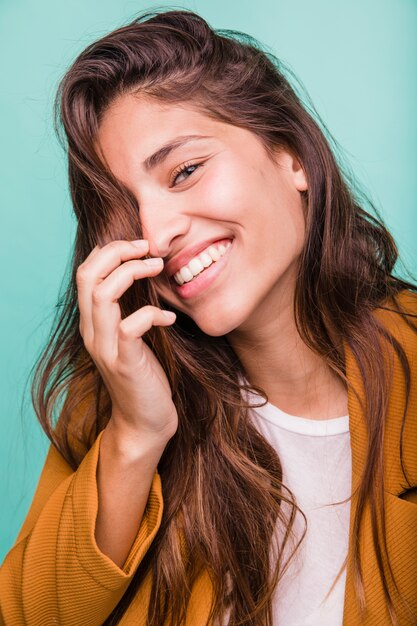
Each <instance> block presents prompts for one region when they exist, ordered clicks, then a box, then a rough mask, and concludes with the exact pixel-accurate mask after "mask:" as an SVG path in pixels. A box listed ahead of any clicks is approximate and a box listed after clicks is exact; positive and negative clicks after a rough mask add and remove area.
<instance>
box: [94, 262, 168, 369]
mask: <svg viewBox="0 0 417 626" xmlns="http://www.w3.org/2000/svg"><path fill="white" fill-rule="evenodd" d="M153 260H154V259H152V261H153ZM147 261H151V259H145V260H144V261H140V260H135V261H126V262H125V263H123V264H122V265H120V266H119V267H118V268H116V269H115V270H114V271H113V272H112V273H111V274H110V276H108V277H107V278H106V279H105V280H103V281H102V282H101V283H100V284H99V285H96V286H95V287H94V288H93V292H92V302H93V305H92V324H93V330H94V346H95V350H97V349H99V350H100V354H101V355H102V356H103V358H104V359H105V360H114V359H115V358H116V357H117V337H118V334H119V327H120V323H121V321H122V320H121V313H120V306H119V304H118V299H119V298H120V297H121V296H122V295H123V294H124V292H125V291H126V290H127V289H128V288H129V287H130V286H131V285H132V284H133V283H134V281H135V280H138V279H141V278H146V277H151V276H156V275H157V274H159V272H160V271H161V270H162V269H163V262H162V259H159V260H157V259H155V261H157V262H156V263H153V264H149V263H147Z"/></svg>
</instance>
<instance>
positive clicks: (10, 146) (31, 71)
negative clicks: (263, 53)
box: [0, 0, 417, 561]
mask: <svg viewBox="0 0 417 626" xmlns="http://www.w3.org/2000/svg"><path fill="white" fill-rule="evenodd" d="M156 6H163V7H173V8H175V7H174V6H173V5H171V4H168V3H163V2H162V3H158V5H157V4H156V3H152V2H147V3H144V2H138V1H137V2H133V1H132V0H124V1H123V0H117V1H115V0H88V2H86V1H85V0H82V1H81V0H66V1H63V0H54V1H53V0H36V1H35V0H1V3H0V42H1V43H0V51H1V54H0V76H1V87H0V89H1V98H0V142H1V143H0V145H1V150H0V152H1V154H0V159H1V167H0V172H1V177H2V184H1V185H0V198H1V200H0V202H1V205H0V206H1V219H2V223H1V229H0V237H1V246H0V259H1V267H2V272H1V278H2V284H1V294H2V306H1V311H0V314H1V323H0V333H1V337H0V342H1V344H0V345H1V354H2V359H1V368H2V371H1V376H0V386H1V387H0V401H1V407H0V408H1V410H0V476H1V479H0V480H1V483H0V502H1V506H0V561H1V560H2V559H3V557H4V555H5V553H6V552H7V550H8V549H9V548H10V546H11V544H12V542H13V541H14V539H15V537H16V534H17V532H18V529H19V528H20V526H21V523H22V521H23V519H24V516H25V515H26V512H27V509H28V506H29V504H30V501H31V498H32V495H33V492H34V488H35V486H36V483H37V480H38V477H39V473H40V470H41V467H42V464H43V461H44V457H45V454H46V450H47V445H48V442H47V440H46V437H45V436H44V435H43V433H42V432H41V430H40V427H39V426H38V425H37V421H36V418H35V415H34V412H33V409H32V408H31V403H30V397H29V390H28V387H27V385H26V383H27V378H28V375H29V371H30V368H31V366H32V365H33V362H34V360H35V357H36V355H37V353H38V351H39V350H40V349H41V347H42V345H43V342H44V340H45V339H46V337H47V334H48V330H49V326H50V323H51V320H52V314H53V312H54V307H55V304H56V301H57V293H58V289H59V285H60V281H61V277H62V276H63V274H64V272H65V269H66V264H67V260H68V258H69V253H70V249H71V245H72V240H73V236H74V220H73V218H72V216H71V206H70V201H69V196H68V190H67V181H66V174H65V157H64V154H63V153H62V151H61V149H60V148H59V146H58V144H57V141H56V139H55V137H54V133H53V129H52V121H51V105H52V99H53V96H54V93H55V90H56V87H57V83H58V80H59V78H60V77H61V75H62V74H63V72H64V71H65V68H66V67H67V66H68V64H69V63H70V61H71V60H72V59H73V58H74V57H75V56H76V55H77V53H78V52H80V51H81V50H82V49H83V48H84V47H85V46H86V45H87V44H88V43H89V42H91V41H92V40H94V39H96V38H98V37H99V36H101V35H103V34H104V33H105V32H107V31H108V30H111V29H113V28H114V27H116V26H119V25H121V24H122V23H125V22H126V21H128V20H129V19H131V18H133V17H134V15H135V14H136V13H138V12H140V11H142V10H144V9H150V8H154V7H156ZM176 7H177V8H178V7H186V8H190V9H193V10H195V11H197V12H198V13H201V14H202V15H203V17H205V18H206V19H208V21H209V22H210V23H211V24H212V25H213V26H214V27H224V28H234V29H238V30H242V31H246V32H249V33H250V34H252V35H254V36H255V37H257V38H258V39H260V40H261V41H262V42H264V43H265V44H267V45H268V46H269V47H270V48H271V49H272V50H273V51H274V52H275V53H276V54H277V55H278V56H279V57H281V58H282V59H283V60H284V61H285V62H286V63H287V64H289V65H290V66H291V68H292V69H293V70H294V71H295V73H296V74H297V75H298V76H299V77H300V79H301V80H302V82H303V83H304V85H305V86H306V88H307V90H308V91H309V93H310V95H311V97H312V100H313V102H314V103H315V105H316V108H317V110H318V111H319V113H320V115H321V117H322V118H323V120H324V121H325V123H326V125H327V127H328V128H329V129H330V131H331V132H332V134H333V135H334V136H335V138H336V139H337V140H338V142H339V143H340V144H341V145H342V147H343V148H344V153H345V156H346V158H348V160H349V162H350V164H351V166H352V168H353V170H354V171H355V172H356V174H357V176H358V178H359V180H360V181H361V182H362V184H363V185H364V186H365V187H366V188H367V189H368V191H369V192H370V194H371V197H372V198H373V199H374V201H375V203H376V205H377V206H378V207H379V208H380V210H381V212H382V215H383V216H384V218H385V220H386V222H387V224H388V226H389V227H390V228H391V229H392V231H393V234H394V236H395V237H396V238H397V241H398V244H399V247H400V251H401V253H402V255H403V257H404V259H405V260H406V261H407V263H408V266H409V267H410V269H411V270H413V271H414V272H417V253H416V251H415V242H416V241H417V217H416V207H415V198H416V197H417V176H416V175H415V173H416V171H417V149H416V146H417V116H416V115H415V112H416V110H417V82H416V76H417V38H416V36H415V35H416V32H417V3H416V2H415V1H414V0H367V1H366V2H364V1H363V0H349V2H348V1H347V0H346V1H345V2H342V1H341V0H316V1H315V2H311V0H298V1H297V2H290V1H289V0H286V1H285V2H282V1H280V0H259V1H258V2H245V1H242V0H229V1H228V2H224V0H221V1H220V0H210V2H208V1H207V2H203V1H197V0H196V1H195V2H184V3H179V4H176Z"/></svg>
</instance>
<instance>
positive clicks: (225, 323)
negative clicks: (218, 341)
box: [193, 310, 246, 337]
mask: <svg viewBox="0 0 417 626" xmlns="http://www.w3.org/2000/svg"><path fill="white" fill-rule="evenodd" d="M242 313H243V312H242V311H221V310H218V311H217V312H216V314H213V313H210V314H208V315H201V316H200V315H196V316H195V317H194V318H193V319H194V322H195V323H196V324H197V326H198V327H199V328H200V330H202V331H203V333H205V334H206V335H209V336H210V337H221V336H222V335H227V334H228V333H231V332H232V331H233V330H236V328H238V327H239V326H240V325H241V324H243V323H244V321H245V319H246V316H244V315H243V314H242Z"/></svg>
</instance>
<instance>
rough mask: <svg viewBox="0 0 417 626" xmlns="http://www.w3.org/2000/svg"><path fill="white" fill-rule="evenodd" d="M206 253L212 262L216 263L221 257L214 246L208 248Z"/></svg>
mask: <svg viewBox="0 0 417 626" xmlns="http://www.w3.org/2000/svg"><path fill="white" fill-rule="evenodd" d="M207 252H208V253H209V255H210V256H211V258H212V259H213V261H218V260H219V259H220V257H221V254H220V252H219V251H218V250H217V248H215V247H214V246H210V248H209V249H208V250H207Z"/></svg>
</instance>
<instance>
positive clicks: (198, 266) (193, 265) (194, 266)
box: [188, 257, 204, 276]
mask: <svg viewBox="0 0 417 626" xmlns="http://www.w3.org/2000/svg"><path fill="white" fill-rule="evenodd" d="M188 267H189V269H190V270H191V272H192V273H193V274H194V276H196V275H197V274H199V273H200V272H202V271H203V269H204V265H203V264H202V262H201V261H200V259H199V258H198V257H197V258H195V259H191V261H190V262H189V264H188Z"/></svg>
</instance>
